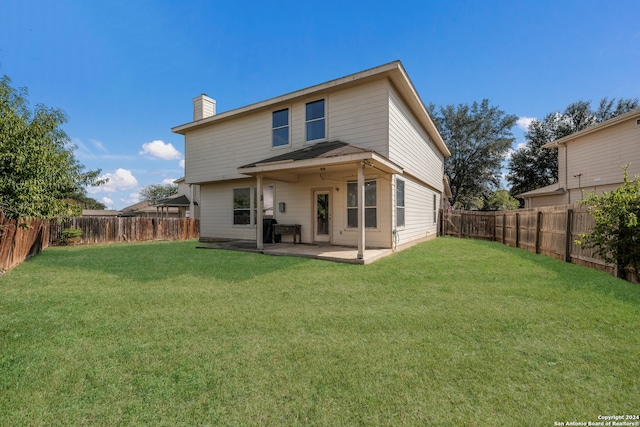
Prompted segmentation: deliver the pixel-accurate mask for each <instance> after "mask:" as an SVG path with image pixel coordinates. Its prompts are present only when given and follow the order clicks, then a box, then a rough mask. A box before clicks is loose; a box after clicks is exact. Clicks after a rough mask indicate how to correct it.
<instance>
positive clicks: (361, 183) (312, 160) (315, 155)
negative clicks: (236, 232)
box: [237, 141, 403, 264]
mask: <svg viewBox="0 0 640 427" xmlns="http://www.w3.org/2000/svg"><path fill="white" fill-rule="evenodd" d="M365 169H368V170H370V171H374V172H375V173H383V174H387V175H388V176H391V175H393V174H401V173H402V172H403V169H402V168H401V167H399V166H398V165H396V164H395V163H393V162H391V161H390V160H389V159H387V158H385V157H384V156H382V155H380V154H379V153H377V152H375V151H374V150H372V149H369V148H363V147H359V146H356V145H353V144H348V143H345V142H342V141H331V142H322V143H317V144H314V145H310V146H307V147H305V148H303V149H300V150H296V151H293V152H289V153H285V154H282V155H279V156H275V157H270V158H268V159H263V160H260V161H257V162H254V163H251V164H247V165H244V166H241V167H239V168H238V169H237V170H238V172H239V173H241V174H243V175H248V176H252V177H254V178H255V179H256V188H257V189H258V191H259V193H258V197H257V199H258V208H257V210H256V211H257V217H256V235H257V236H262V235H263V210H264V206H263V201H264V196H263V193H262V189H263V182H264V181H265V180H267V179H270V180H274V181H281V182H287V183H296V182H299V181H300V179H301V177H302V176H305V175H306V176H309V175H312V174H313V175H317V176H319V177H320V178H321V179H322V180H323V181H324V175H325V174H331V173H338V172H344V171H349V172H350V173H354V174H355V175H356V177H357V218H358V219H357V224H358V225H357V248H355V249H340V247H339V246H333V247H332V246H325V245H323V244H318V245H316V244H310V245H308V246H309V247H310V248H315V249H309V250H310V251H311V253H310V254H309V255H310V256H312V257H314V258H320V257H321V256H326V257H329V258H332V259H334V260H337V259H338V258H339V259H344V260H347V259H351V255H352V253H351V252H354V257H353V259H354V260H360V261H363V262H359V263H361V264H366V263H368V262H370V261H367V260H368V259H373V260H375V259H378V258H379V255H380V253H381V252H383V251H384V250H383V249H381V250H375V249H369V248H367V247H366V242H365V234H366V233H365V207H364V206H365V191H366V184H365V173H366V172H365ZM310 190H311V188H309V191H310ZM313 209H315V207H313ZM330 216H331V215H330V214H329V217H330ZM328 234H330V232H328ZM329 243H335V242H333V240H332V239H331V238H329ZM353 243H354V244H356V242H353ZM253 245H254V248H255V249H256V250H257V251H260V252H263V253H272V252H273V251H282V250H283V249H282V247H281V246H278V248H277V249H273V248H269V247H267V244H266V243H263V241H262V239H261V238H257V239H256V241H255V242H253ZM323 248H324V249H323ZM370 251H371V254H369V252H370ZM388 251H389V252H391V250H390V249H388ZM296 252H300V251H299V250H296ZM272 254H273V253H272ZM321 254H325V255H321ZM326 254H330V255H326ZM344 262H348V261H344Z"/></svg>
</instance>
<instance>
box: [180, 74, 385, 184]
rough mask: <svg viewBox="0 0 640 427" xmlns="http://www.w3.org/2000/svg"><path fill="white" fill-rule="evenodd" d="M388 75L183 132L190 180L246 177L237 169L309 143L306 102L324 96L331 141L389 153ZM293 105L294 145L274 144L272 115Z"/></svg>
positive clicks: (291, 107)
mask: <svg viewBox="0 0 640 427" xmlns="http://www.w3.org/2000/svg"><path fill="white" fill-rule="evenodd" d="M388 86H389V83H388V81H387V80H386V79H381V80H378V81H375V82H369V83H366V84H363V85H358V86H355V87H352V88H349V89H347V90H342V91H339V92H335V93H324V94H316V95H314V96H310V97H308V98H303V99H300V100H298V101H295V102H292V103H287V104H277V105H274V106H273V107H272V108H271V109H269V110H261V111H257V112H254V113H252V114H250V115H246V116H240V117H237V118H232V119H226V120H223V121H220V122H214V123H213V124H212V125H211V126H207V127H204V128H201V129H195V130H192V131H189V132H188V133H187V134H186V135H185V158H186V165H187V170H186V175H185V177H186V180H187V182H188V183H195V182H198V183H200V182H211V181H217V180H227V179H237V178H240V177H242V175H239V174H238V173H237V170H236V169H237V168H238V167H239V166H243V165H246V164H249V163H253V162H256V161H259V160H263V159H266V158H269V157H273V156H277V155H280V154H282V153H285V152H287V151H294V150H298V149H301V148H303V147H304V146H305V106H306V103H307V102H311V101H316V100H318V99H325V108H326V112H325V114H326V116H325V117H326V119H325V120H326V126H327V140H329V141H335V140H340V141H343V142H347V143H350V144H355V145H359V146H362V147H367V148H372V149H374V150H376V151H377V152H379V153H380V154H382V155H385V156H386V155H387V154H388V149H387V146H388V144H387V141H388V138H387V136H388V134H389V131H388V120H387V111H388V100H387V98H388ZM282 108H289V114H290V123H289V126H290V132H291V146H288V147H278V148H273V147H272V141H271V129H272V128H271V117H272V116H271V115H272V112H273V111H277V110H280V109H282Z"/></svg>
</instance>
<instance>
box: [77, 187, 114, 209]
mask: <svg viewBox="0 0 640 427" xmlns="http://www.w3.org/2000/svg"><path fill="white" fill-rule="evenodd" d="M69 200H70V202H71V203H74V204H76V205H77V206H78V207H80V209H96V210H104V209H106V208H107V206H106V205H105V204H104V203H101V202H99V201H97V200H96V199H94V198H92V197H88V196H87V194H86V192H85V191H82V192H78V193H76V194H72V195H71V196H69Z"/></svg>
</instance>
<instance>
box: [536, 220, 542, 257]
mask: <svg viewBox="0 0 640 427" xmlns="http://www.w3.org/2000/svg"><path fill="white" fill-rule="evenodd" d="M541 223H542V211H538V215H536V253H537V254H539V253H540V228H541Z"/></svg>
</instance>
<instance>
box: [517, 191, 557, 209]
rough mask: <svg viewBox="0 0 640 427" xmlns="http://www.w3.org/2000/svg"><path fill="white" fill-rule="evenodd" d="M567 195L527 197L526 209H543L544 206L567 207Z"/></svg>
mask: <svg viewBox="0 0 640 427" xmlns="http://www.w3.org/2000/svg"><path fill="white" fill-rule="evenodd" d="M566 200H567V195H566V194H558V195H551V196H539V197H527V198H526V199H525V206H524V207H525V208H541V207H544V206H560V205H566V204H567V202H566Z"/></svg>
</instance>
